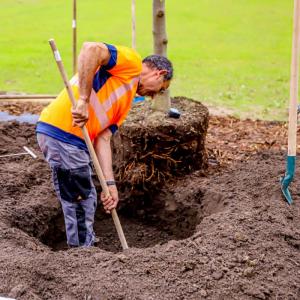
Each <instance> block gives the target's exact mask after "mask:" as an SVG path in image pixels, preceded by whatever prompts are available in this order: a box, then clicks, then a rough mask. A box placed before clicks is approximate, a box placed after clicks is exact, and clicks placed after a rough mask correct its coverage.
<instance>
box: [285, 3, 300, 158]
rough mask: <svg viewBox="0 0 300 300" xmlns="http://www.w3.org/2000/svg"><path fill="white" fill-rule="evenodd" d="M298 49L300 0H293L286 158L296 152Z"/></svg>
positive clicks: (299, 43)
mask: <svg viewBox="0 0 300 300" xmlns="http://www.w3.org/2000/svg"><path fill="white" fill-rule="evenodd" d="M299 47H300V0H294V25H293V46H292V61H291V83H290V106H289V130H288V156H296V151H297V106H298V78H299Z"/></svg>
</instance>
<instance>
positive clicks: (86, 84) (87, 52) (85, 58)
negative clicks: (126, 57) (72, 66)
mask: <svg viewBox="0 0 300 300" xmlns="http://www.w3.org/2000/svg"><path fill="white" fill-rule="evenodd" d="M109 59H110V53H109V51H108V49H107V47H106V45H105V44H103V43H94V42H85V43H84V44H83V46H82V49H81V51H80V54H79V57H78V77H79V93H80V98H81V99H82V100H85V101H87V102H88V101H89V97H90V94H91V91H92V87H93V79H94V75H95V72H96V70H97V69H98V68H99V67H100V66H101V65H106V64H107V63H108V61H109Z"/></svg>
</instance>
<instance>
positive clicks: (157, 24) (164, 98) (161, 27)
mask: <svg viewBox="0 0 300 300" xmlns="http://www.w3.org/2000/svg"><path fill="white" fill-rule="evenodd" d="M152 13H153V20H152V21H153V23H152V24H153V25H152V28H153V30H152V32H153V51H154V54H159V55H163V56H165V57H167V44H168V38H167V32H166V10H165V0H153V9H152ZM170 107H171V99H170V92H169V90H167V91H165V92H164V93H162V94H159V95H157V96H155V98H154V102H153V108H154V109H156V110H161V111H168V110H169V109H170Z"/></svg>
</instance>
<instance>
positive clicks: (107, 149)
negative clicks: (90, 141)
mask: <svg viewBox="0 0 300 300" xmlns="http://www.w3.org/2000/svg"><path fill="white" fill-rule="evenodd" d="M111 136H112V133H111V131H110V130H109V129H106V130H105V131H104V132H102V133H101V134H100V135H99V136H98V137H97V138H96V140H95V150H96V154H97V157H98V160H99V163H100V166H101V169H102V172H103V175H104V178H105V179H106V180H113V179H114V174H113V169H112V153H111V146H110V139H111Z"/></svg>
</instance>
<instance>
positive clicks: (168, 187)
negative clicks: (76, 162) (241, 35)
mask: <svg viewBox="0 0 300 300" xmlns="http://www.w3.org/2000/svg"><path fill="white" fill-rule="evenodd" d="M210 124H211V125H210V127H209V129H208V140H207V153H208V169H200V170H192V171H191V172H192V173H190V174H182V175H181V176H175V174H174V176H172V177H171V178H169V179H168V180H167V181H166V182H165V183H164V185H163V186H162V187H161V188H160V189H158V190H157V191H156V192H155V193H154V192H153V193H151V191H150V193H149V192H148V194H150V195H151V197H148V198H147V201H145V199H143V197H142V196H143V195H141V198H140V205H139V203H138V202H137V201H136V200H135V201H134V202H130V201H123V203H121V205H120V210H119V212H118V213H119V215H120V219H121V223H122V226H123V229H124V232H125V235H126V237H127V239H128V243H129V246H130V247H131V248H130V249H129V250H128V251H126V252H122V251H121V249H120V245H119V242H118V240H117V237H116V233H115V230H114V228H113V224H112V221H111V219H110V217H109V216H106V215H105V214H104V213H103V212H102V210H101V208H100V205H99V210H98V212H97V216H96V226H95V229H96V232H97V236H98V237H99V242H98V244H97V246H96V247H92V248H89V249H83V248H80V249H66V247H65V245H64V232H63V231H64V230H63V222H62V215H61V209H60V207H59V204H58V202H57V200H56V197H55V194H54V192H53V191H52V186H51V182H50V171H49V168H48V166H47V164H46V163H45V162H44V160H43V158H42V156H41V153H39V152H38V148H37V145H36V142H35V134H34V127H33V126H31V125H26V124H22V125H20V124H18V123H5V124H4V123H3V124H1V123H0V154H4V153H16V152H18V151H20V150H22V149H21V147H22V146H23V145H29V146H31V147H32V148H33V149H35V151H36V152H37V153H38V154H39V158H38V159H37V160H33V159H32V158H30V157H18V158H10V159H5V160H4V159H2V160H0V164H1V166H2V167H1V169H0V182H1V192H2V193H1V202H0V242H1V250H0V264H1V268H0V295H3V296H10V297H13V298H16V299H26V300H27V299H101V300H104V299H145V300H146V299H147V300H150V299H155V300H156V299H163V300H164V299H172V300H174V299H300V273H299V272H300V271H299V270H300V193H299V192H298V186H299V184H300V179H299V174H296V177H295V180H294V182H293V184H292V187H291V192H292V195H293V199H294V203H293V205H292V206H288V205H287V204H286V202H285V201H284V199H283V197H282V194H281V191H280V185H279V177H280V176H281V175H283V174H284V171H285V153H284V152H283V151H282V150H283V148H282V145H284V146H285V145H286V141H285V125H284V124H281V123H274V122H262V121H251V120H245V121H241V120H238V119H235V118H232V117H222V118H218V117H214V118H212V119H211V121H210ZM137 199H138V198H137ZM124 202H125V203H124ZM57 250H60V251H57Z"/></svg>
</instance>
